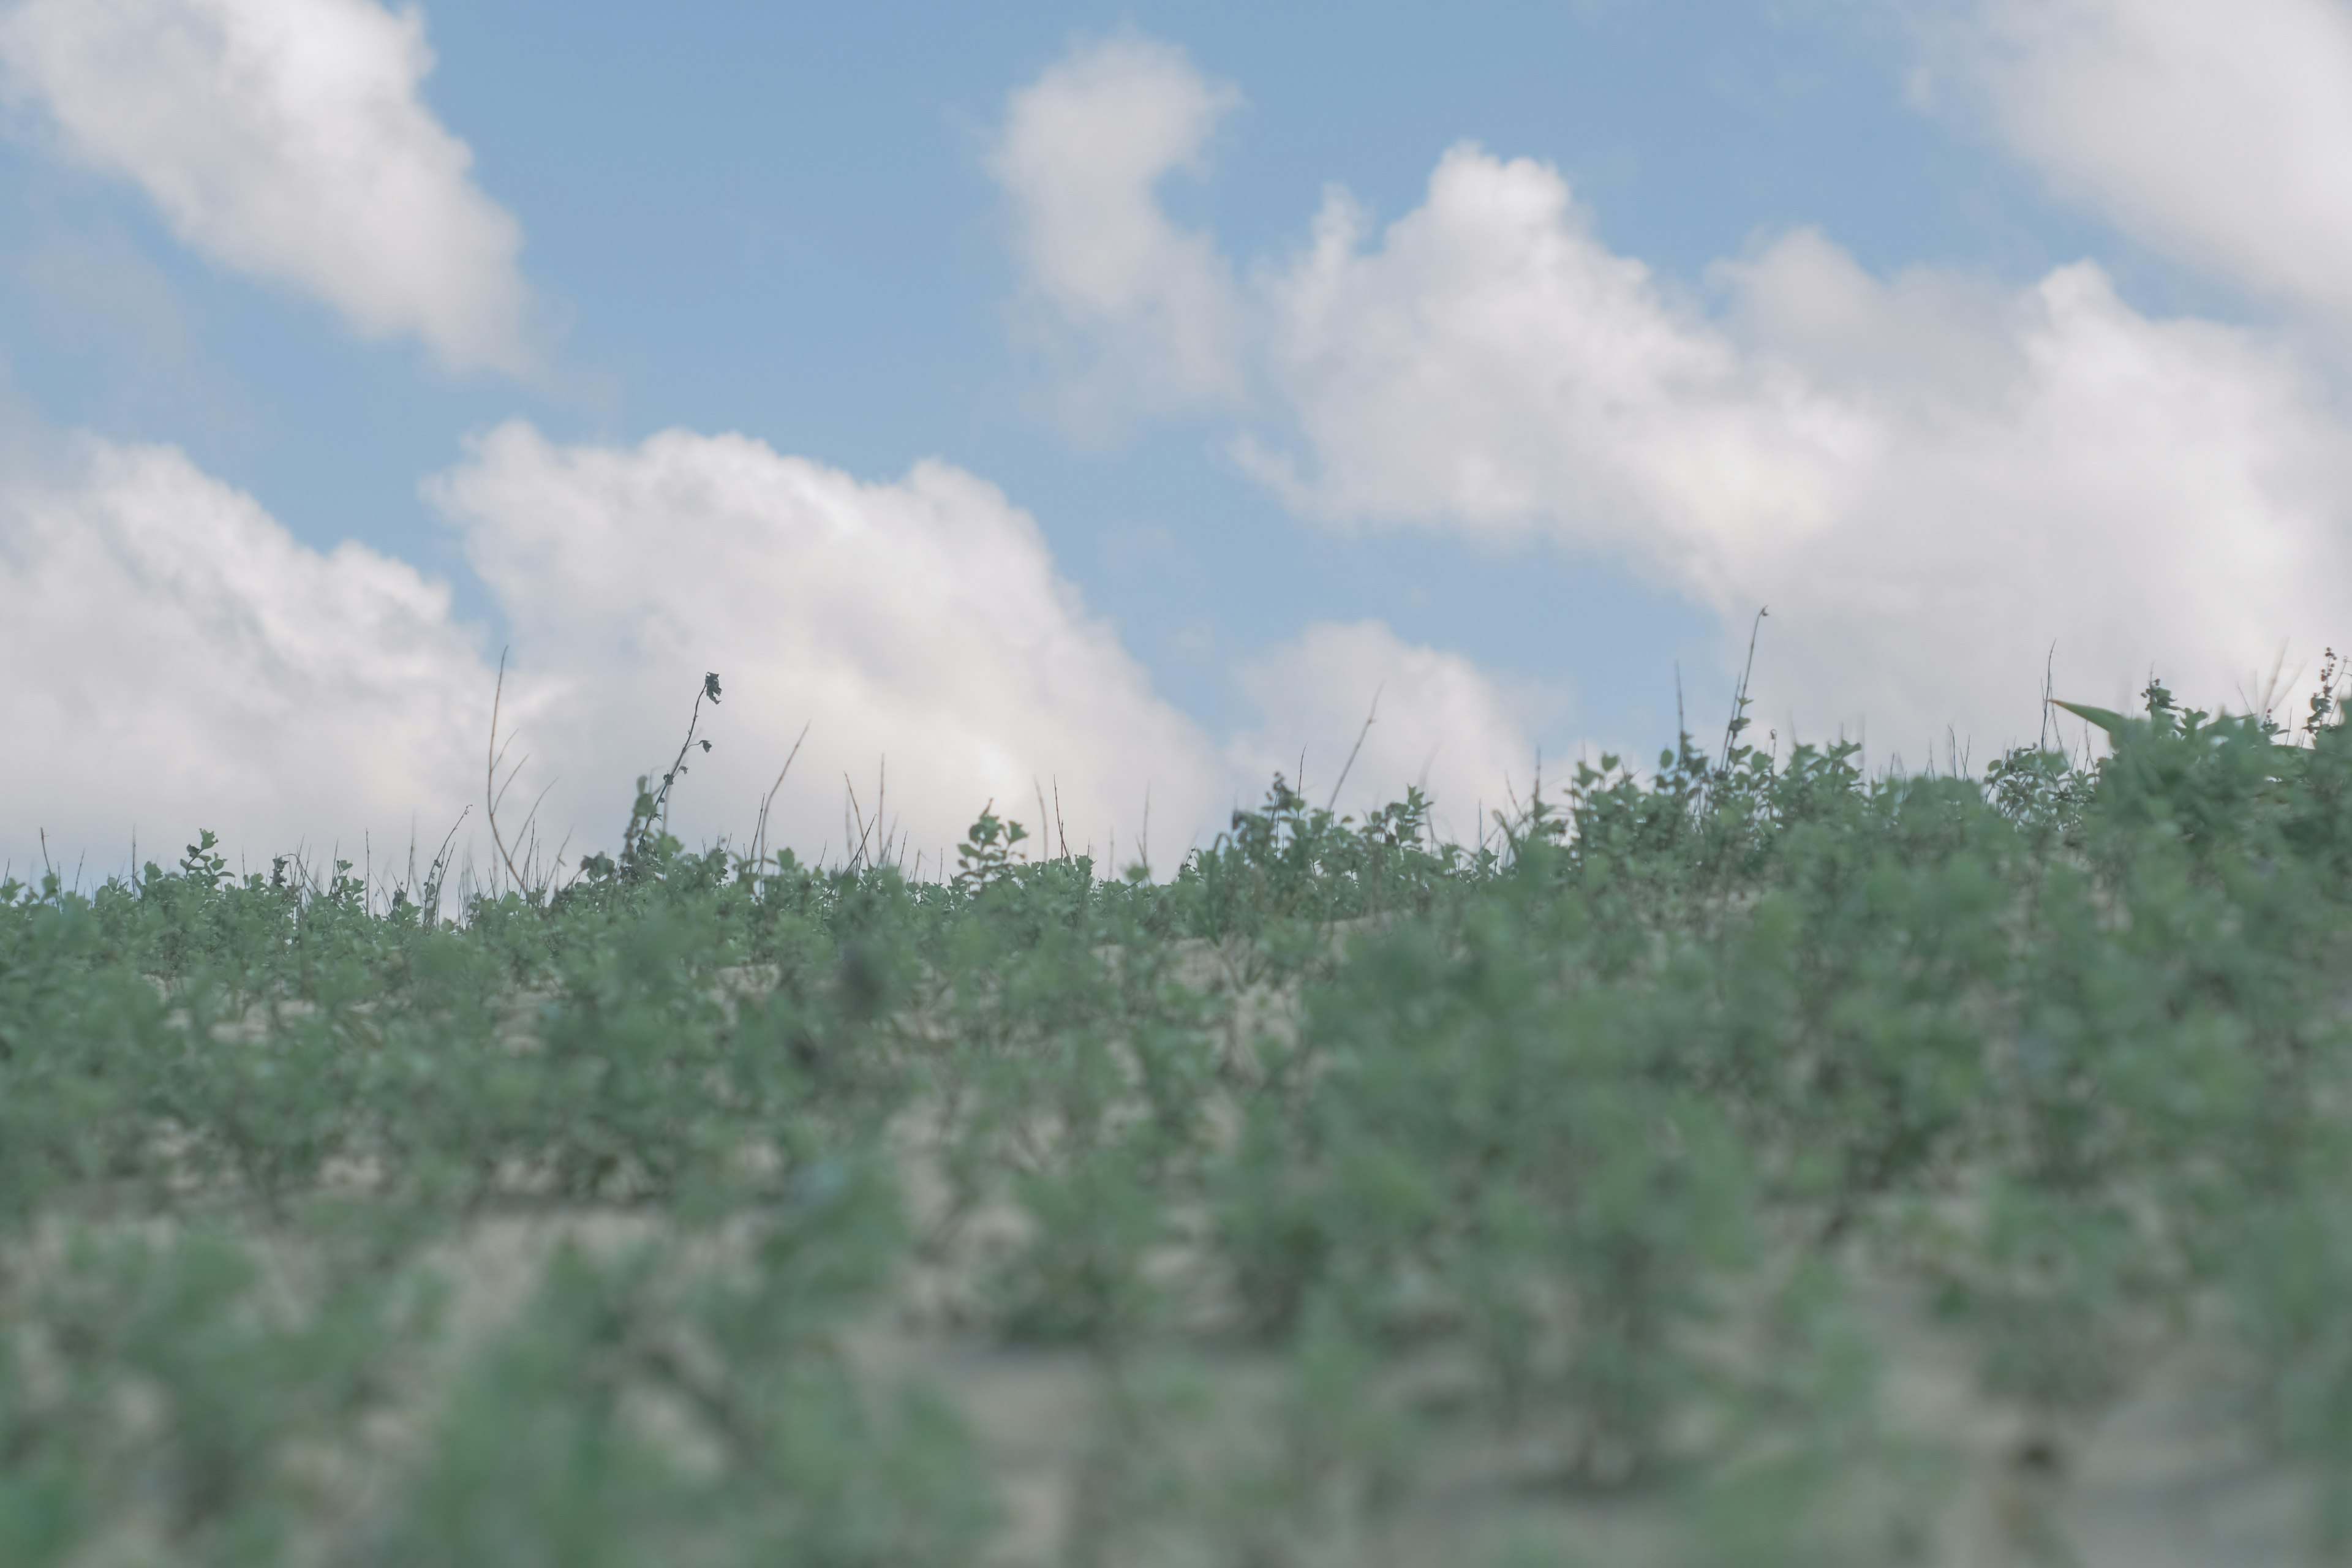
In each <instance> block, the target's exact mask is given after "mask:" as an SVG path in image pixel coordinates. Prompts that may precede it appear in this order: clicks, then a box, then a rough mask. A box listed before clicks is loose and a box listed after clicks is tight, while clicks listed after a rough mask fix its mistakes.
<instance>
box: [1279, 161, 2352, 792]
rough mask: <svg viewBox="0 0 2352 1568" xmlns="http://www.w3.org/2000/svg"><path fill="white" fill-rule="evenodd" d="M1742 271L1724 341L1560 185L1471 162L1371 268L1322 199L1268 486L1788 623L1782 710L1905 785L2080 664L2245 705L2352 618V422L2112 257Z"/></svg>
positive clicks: (2256, 346)
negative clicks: (2283, 659)
mask: <svg viewBox="0 0 2352 1568" xmlns="http://www.w3.org/2000/svg"><path fill="white" fill-rule="evenodd" d="M1717 282H1718V283H1719V284H1720V285H1721V286H1722V287H1723V288H1724V289H1727V291H1728V293H1729V295H1730V297H1731V301H1732V309H1731V310H1730V311H1729V314H1728V318H1727V320H1726V321H1723V322H1720V323H1718V322H1716V321H1709V320H1706V319H1705V318H1704V317H1703V316H1701V315H1700V314H1699V313H1698V312H1696V310H1693V309H1691V308H1689V307H1687V306H1685V305H1682V304H1679V303H1677V302H1676V301H1675V300H1674V299H1673V298H1671V297H1670V296H1669V295H1668V294H1667V292H1666V291H1665V290H1664V289H1661V288H1660V287H1659V286H1658V285H1657V284H1656V283H1655V281H1654V279H1651V278H1650V276H1649V275H1648V273H1647V272H1646V270H1645V269H1644V268H1642V267H1641V266H1640V265H1639V264H1638V263H1637V262H1634V261H1632V260H1630V259H1628V258H1622V257H1619V256H1616V255H1614V254H1612V253H1611V252H1609V251H1608V250H1606V249H1605V248H1604V247H1601V245H1600V244H1599V243H1598V242H1597V241H1596V240H1594V239H1593V238H1592V237H1591V233H1590V231H1589V226H1588V225H1587V224H1586V223H1585V222H1584V221H1583V219H1582V217H1581V216H1580V214H1579V213H1578V212H1577V210H1576V208H1575V206H1574V205H1573V203H1572V202H1571V201H1570V195H1569V192H1568V189H1567V186H1566V184H1565V183H1564V182H1563V181H1561V179H1560V178H1559V175H1558V174H1556V173H1554V172H1553V171H1552V170H1550V169H1549V168H1548V167H1545V166H1543V165H1539V164H1536V163H1528V162H1525V161H1520V162H1515V163H1503V162H1500V161H1498V160H1496V159H1494V158H1492V157H1489V156H1488V155H1486V154H1485V153H1480V152H1478V151H1477V150H1475V149H1474V148H1467V147H1465V148H1457V149H1455V150H1454V152H1453V153H1449V154H1448V155H1447V156H1446V157H1445V159H1444V162H1443V163H1440V165H1439V167H1438V170H1437V172H1436V174H1435V175H1434V176H1433V179H1432V181H1431V184H1430V190H1429V195H1428V200H1427V202H1426V203H1425V204H1424V205H1423V206H1422V207H1420V208H1418V209H1417V210H1415V211H1414V212H1412V213H1410V214H1408V215H1406V216H1404V217H1403V218H1402V219H1400V220H1399V221H1398V222H1397V223H1395V224H1394V225H1392V226H1391V227H1390V228H1389V229H1388V230H1387V231H1386V232H1385V234H1383V235H1381V237H1379V239H1378V242H1377V243H1373V242H1371V241H1370V238H1369V237H1368V236H1367V234H1366V231H1365V227H1364V226H1363V224H1362V223H1361V221H1360V218H1358V217H1357V216H1356V215H1355V214H1354V212H1353V211H1352V209H1351V207H1350V206H1349V205H1348V204H1347V203H1346V202H1345V201H1344V199H1340V200H1335V201H1333V202H1332V203H1331V204H1329V205H1327V207H1326V210H1325V214H1324V216H1323V218H1322V219H1321V220H1320V221H1319V223H1318V229H1317V237H1316V241H1315V244H1314V246H1313V247H1311V248H1310V249H1309V250H1308V251H1307V253H1306V254H1305V255H1304V256H1302V257H1301V258H1299V259H1298V260H1297V262H1296V263H1295V264H1294V265H1293V266H1292V267H1291V268H1288V269H1287V270H1286V271H1285V272H1283V273H1282V274H1280V275H1279V276H1278V278H1277V279H1276V280H1275V281H1274V283H1273V284H1272V299H1273V301H1274V307H1275V311H1276V316H1275V321H1276V325H1275V327H1274V328H1273V330H1272V331H1271V333H1270V340H1269V341H1270V348H1269V351H1268V353H1269V359H1268V369H1269V375H1270V379H1271V380H1272V382H1273V383H1274V384H1275V385H1276V387H1277V388H1278V389H1279V390H1280V392H1281V394H1282V395H1283V397H1284V399H1285V401H1286V405H1288V407H1289V409H1290V410H1291V412H1292V413H1293V415H1294V416H1295V419H1296V423H1297V432H1298V436H1299V438H1300V441H1301V443H1302V444H1303V447H1304V448H1305V452H1306V461H1305V463H1304V465H1303V469H1302V467H1301V466H1300V465H1298V464H1297V463H1296V462H1294V461H1293V460H1291V459H1288V458H1284V457H1281V456H1278V455H1271V454H1268V453H1266V452H1265V451H1264V450H1263V449H1259V450H1258V451H1257V452H1256V454H1255V461H1256V463H1257V464H1258V466H1259V467H1260V468H1261V470H1262V471H1265V472H1266V473H1267V474H1268V475H1269V476H1270V477H1271V478H1273V479H1275V481H1276V483H1277V484H1279V485H1281V486H1282V487H1283V488H1284V489H1286V492H1287V493H1288V494H1289V495H1290V496H1291V497H1292V499H1293V500H1294V501H1295V502H1296V503H1297V504H1298V505H1299V506H1300V507H1301V508H1302V509H1304V510H1309V511H1311V512H1314V513H1317V514H1319V515H1323V516H1327V517H1332V518H1339V519H1345V520H1362V521H1379V522H1389V523H1399V524H1413V525H1425V526H1437V527H1443V528H1451V529H1459V530H1464V531H1471V532H1475V533H1486V534H1501V535H1516V536H1534V537H1543V538H1549V539H1551V540H1555V541H1558V542H1563V543H1566V544H1569V545H1571V546H1574V547H1579V548H1585V549H1601V550H1606V551H1609V552H1613V553H1615V554H1617V555H1618V556H1620V557H1621V558H1622V559H1624V560H1627V561H1629V562H1631V563H1633V564H1634V565H1635V566H1636V567H1637V568H1638V569H1640V570H1642V571H1643V572H1645V573H1648V574H1652V575H1653V576H1654V577H1656V578H1657V579H1659V580H1661V581H1663V582H1664V583H1666V584H1671V585H1674V586H1677V587H1679V588H1681V589H1682V590H1683V591H1685V593H1688V594H1689V595H1692V596H1693V597H1695V598H1696V599H1697V600H1699V601H1700V602H1702V603H1704V604H1706V605H1710V606H1711V607H1713V608H1715V609H1716V610H1717V611H1718V612H1719V613H1720V614H1721V615H1722V616H1723V617H1724V620H1725V624H1726V626H1727V627H1736V628H1738V632H1739V633H1740V634H1744V631H1745V627H1746V622H1747V618H1748V615H1749V614H1751V613H1752V611H1753V609H1754V607H1755V606H1756V605H1763V604H1769V605H1770V606H1771V607H1772V610H1773V622H1772V625H1771V626H1770V628H1769V630H1768V631H1767V633H1766V637H1765V642H1764V653H1763V656H1762V671H1761V677H1760V679H1759V689H1760V690H1761V691H1762V693H1763V697H1764V705H1763V707H1762V708H1761V709H1760V710H1759V716H1760V717H1763V718H1764V719H1766V720H1767V721H1779V722H1782V723H1788V722H1795V723H1797V724H1799V725H1801V726H1802V727H1803V728H1804V729H1805V730H1806V731H1808V732H1809V733H1810V734H1811V735H1812V736H1815V737H1819V736H1820V735H1822V733H1823V732H1824V731H1828V730H1830V729H1832V728H1833V727H1836V726H1839V725H1844V726H1846V727H1848V728H1849V729H1851V728H1853V727H1857V726H1860V725H1862V724H1864V723H1866V724H1868V725H1869V726H1870V727H1871V730H1872V732H1873V734H1874V736H1877V737H1884V738H1889V739H1891V740H1892V741H1893V743H1894V744H1895V745H1898V746H1902V747H1904V748H1906V749H1907V750H1908V751H1909V752H1911V754H1912V757H1913V760H1914V761H1917V760H1920V752H1921V751H1922V749H1923V746H1924V742H1925V741H1926V740H1927V738H1928V737H1929V736H1937V737H1940V736H1941V735H1942V734H1943V732H1944V728H1945V726H1946V725H1947V724H1951V725H1953V726H1955V727H1957V729H1958V731H1959V733H1960V734H1961V735H1963V736H1970V735H1972V736H1973V737H1974V740H1975V742H1976V745H1977V747H1978V752H1979V756H1981V755H1982V754H1984V752H1986V750H1987V749H1988V748H1990V747H1992V746H1996V745H2000V744H2003V743H2006V742H2009V741H2010V740H2011V739H2014V738H2017V737H2018V736H2020V735H2024V736H2028V737H2030V736H2031V735H2032V733H2034V732H2035V731H2036V729H2037V725H2038V715H2037V713H2036V710H2035V697H2036V694H2037V691H2038V689H2039V684H2040V679H2039V678H2040V676H2041V673H2042V661H2043V658H2044V655H2045V652H2046V650H2047V649H2048V647H2049V646H2050V645H2051V644H2052V643H2053V641H2054V642H2055V643H2056V644H2057V645H2058V670H2059V674H2060V676H2061V678H2062V679H2073V680H2074V681H2075V682H2077V683H2078V684H2077V685H2076V686H2075V687H2074V689H2076V690H2082V689H2083V688H2082V686H2081V685H2080V684H2079V683H2081V682H2085V681H2087V682H2090V683H2092V688H2093V689H2091V690H2089V691H2088V693H2087V695H2088V696H2090V697H2091V698H2092V699H2094V700H2108V699H2110V698H2113V697H2115V696H2117V695H2118V694H2119V692H2120V690H2121V689H2123V688H2124V687H2126V686H2129V685H2136V684H2137V681H2136V680H2135V679H2132V678H2134V677H2144V675H2145V673H2146V672H2147V668H2148V667H2149V665H2150V664H2151V663H2154V664H2157V665H2158V666H2160V667H2161V668H2162V669H2163V670H2164V671H2166V672H2168V673H2169V674H2170V675H2171V676H2172V677H2173V678H2174V679H2176V682H2177V683H2179V684H2182V685H2183V686H2185V687H2187V688H2189V689H2200V687H2201V689H2206V690H2209V691H2210V690H2212V689H2215V688H2217V687H2218V688H2219V689H2220V691H2221V692H2222V693H2224V694H2226V693H2227V692H2228V690H2229V683H2230V682H2231V680H2233V679H2239V678H2242V677H2245V676H2248V675H2250V674H2251V673H2252V671H2253V670H2254V669H2255V668H2257V667H2260V668H2268V667H2269V666H2270V665H2271V663H2272V661H2273V658H2275V656H2276V654H2277V653H2278V651H2279V649H2280V646H2281V643H2282V642H2283V641H2284V642H2287V643H2291V644H2292V645H2293V646H2294V647H2295V648H2296V649H2298V650H2300V651H2301V652H2303V653H2305V654H2309V653H2312V652H2315V651H2316V648H2317V646H2318V644H2319V643H2320V642H2321V641H2323V640H2325V639H2327V638H2330V637H2334V638H2336V639H2337V640H2341V638H2342V637H2343V636H2344V627H2345V626H2346V625H2347V623H2352V588H2347V584H2352V573H2347V571H2346V570H2345V568H2346V567H2347V564H2352V563H2347V561H2346V559H2345V555H2346V541H2347V521H2352V512H2347V502H2346V500H2345V499H2344V498H2345V497H2346V496H2347V494H2352V484H2347V480H2352V423H2347V419H2346V417H2345V414H2344V412H2343V410H2342V409H2341V408H2340V407H2338V406H2336V405H2335V404H2334V403H2333V402H2332V401H2331V399H2330V397H2329V395H2328V394H2327V392H2326V388H2325V386H2324V385H2323V384H2321V383H2320V382H2319V381H2317V380H2315V378H2314V376H2313V375H2312V374H2310V373H2309V372H2308V371H2307V370H2306V369H2305V367H2304V366H2303V365H2301V364H2300V363H2299V362H2298V361H2297V360H2296V359H2295V357H2294V355H2293V354H2291V353H2289V352H2287V351H2286V350H2285V349H2284V348H2283V347H2282V346H2280V345H2279V344H2277V343H2276V342H2272V341H2270V340H2267V339H2265V338H2263V337H2261V336H2259V335H2257V334H2253V333H2250V332H2246V331H2238V330H2233V329H2230V328H2225V327H2221V326H2216V325H2212V324H2210V323H2206V322H2200V321H2152V320H2150V319H2148V318H2147V317H2145V316H2143V315H2141V314H2139V313H2138V312H2137V311H2135V310H2132V309H2131V308H2130V307H2129V306H2127V305H2126V304H2125V303H2124V302H2123V301H2122V300H2119V299H2118V298H2117V297H2116V294H2115V291H2114V289H2112V288H2111V287H2110V285H2109V283H2108V281H2107V279H2106V278H2105V275H2104V274H2102V273H2101V272H2100V271H2099V269H2098V268H2095V267H2094V266H2090V265H2088V264H2084V265H2078V266H2074V267H2068V268H2061V269H2059V270H2057V271H2055V272H2053V273H2052V274H2051V275H2050V276H2049V277H2048V278H2046V279H2042V281H2041V282H2040V283H2039V284H2037V285H2035V286H2033V287H2031V288H2028V289H2021V290H2014V291H2006V292H2005V291H2003V290H2000V289H1996V288H1994V287H1993V286H1991V285H1989V284H1986V283H1983V282H1981V281H1977V280H1971V279H1967V278H1963V277H1958V276H1954V275H1949V274H1944V273H1938V272H1936V271H1933V270H1922V271H1918V272H1915V273H1911V274H1906V275H1905V276H1903V277H1901V278H1898V279H1895V281H1893V282H1891V283H1883V282H1880V281H1879V280H1877V279H1873V278H1871V277H1869V276H1868V275H1867V274H1865V273H1864V271H1863V270H1862V269H1861V268H1858V267H1857V266H1856V265H1855V264H1854V263H1853V260H1852V259H1851V258H1849V257H1847V256H1846V255H1845V254H1844V253H1843V251H1841V250H1839V249H1838V248H1837V247H1835V246H1833V245H1832V244H1830V243H1829V242H1828V241H1826V240H1824V239H1822V237H1819V236H1818V235H1814V234H1811V233H1810V232H1799V233H1796V234H1792V235H1790V236H1787V237H1783V238H1781V239H1780V240H1779V241H1778V242H1776V243H1775V244H1773V245H1771V246H1769V247H1766V248H1764V249H1763V250H1762V251H1760V252H1759V254H1757V255H1755V256H1753V257H1751V258H1748V259H1746V260H1743V261H1740V262H1737V263H1731V264H1727V265H1725V266H1723V267H1721V268H1718V269H1717ZM1727 642H1728V638H1727ZM1730 651H1732V650H1731V649H1730V648H1729V647H1727V654H1728V653H1729V652H1730Z"/></svg>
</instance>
